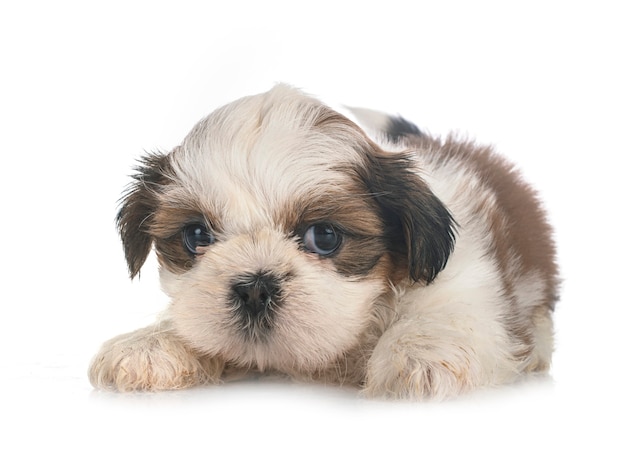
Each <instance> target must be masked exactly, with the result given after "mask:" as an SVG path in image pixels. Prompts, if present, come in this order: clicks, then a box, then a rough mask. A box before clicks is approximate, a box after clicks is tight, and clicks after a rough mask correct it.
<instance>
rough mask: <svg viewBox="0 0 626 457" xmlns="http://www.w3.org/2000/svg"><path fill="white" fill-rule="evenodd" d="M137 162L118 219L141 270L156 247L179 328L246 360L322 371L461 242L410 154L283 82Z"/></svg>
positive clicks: (201, 346)
mask: <svg viewBox="0 0 626 457" xmlns="http://www.w3.org/2000/svg"><path fill="white" fill-rule="evenodd" d="M137 171H138V172H137V174H136V175H135V177H134V182H133V183H132V184H131V186H130V187H129V189H128V192H127V193H126V194H125V196H124V197H123V200H122V205H121V209H120V212H119V215H118V227H119V230H120V234H121V238H122V241H123V244H124V249H125V253H126V259H127V261H128V266H129V270H130V275H131V277H134V276H135V275H137V274H138V273H139V270H140V268H141V267H142V265H143V263H144V261H145V259H146V257H147V256H148V254H149V252H150V251H151V249H152V248H153V247H154V249H155V251H156V254H157V257H158V260H159V263H160V269H161V281H162V285H163V288H164V290H165V291H166V293H167V294H168V295H169V296H170V297H171V299H172V302H171V307H170V316H171V319H172V321H173V323H174V325H175V328H176V329H177V331H178V333H179V334H180V335H181V337H183V338H184V339H185V340H186V341H187V342H188V343H189V344H190V345H191V346H193V347H194V348H195V349H196V350H198V351H201V352H202V353H205V354H208V355H212V356H216V357H221V358H223V359H224V360H226V361H229V362H231V363H234V364H240V365H246V366H254V367H257V368H259V369H266V368H268V369H269V368H274V369H279V370H300V371H312V370H316V369H319V368H322V367H323V366H324V365H325V364H327V363H329V362H331V361H332V360H334V359H335V358H336V357H337V356H339V355H340V354H341V353H343V352H344V351H347V350H348V349H350V348H352V347H354V346H355V345H357V344H358V342H359V337H360V335H361V334H362V332H363V331H364V329H365V328H366V327H367V326H368V324H369V323H370V321H371V319H372V316H373V314H375V313H374V312H375V308H376V306H378V304H379V302H380V297H381V296H383V295H384V294H386V293H388V292H389V290H390V288H392V287H393V286H394V285H396V284H398V283H400V282H402V281H418V282H420V281H421V282H425V283H428V282H430V281H432V280H434V278H435V276H436V275H437V273H438V272H439V271H440V270H441V269H442V268H443V267H444V266H445V264H446V261H447V258H448V256H449V254H450V252H451V250H452V248H453V244H454V235H453V227H452V226H453V221H452V218H451V216H450V214H449V213H448V211H447V209H446V208H445V206H444V205H443V204H442V203H441V202H440V201H439V200H438V199H437V197H435V196H434V195H433V193H432V192H431V190H430V189H429V188H428V186H427V185H426V183H425V182H424V181H423V180H422V179H421V178H420V177H419V171H418V170H416V169H415V163H414V160H413V158H412V157H411V155H410V153H408V152H406V153H387V152H385V151H383V150H382V149H381V148H380V147H379V146H378V145H377V144H375V143H374V142H373V141H372V140H370V139H369V138H368V137H367V136H366V135H365V134H364V133H363V131H362V130H361V129H360V128H359V127H358V126H357V125H356V124H354V123H353V122H351V121H350V120H348V119H347V118H346V117H344V116H342V115H340V114H339V113H337V112H335V111H333V110H332V109H330V108H329V107H327V106H325V105H324V104H322V103H321V102H319V101H317V100H315V99H312V98H310V97H308V96H306V95H304V94H302V93H300V92H299V91H297V90H295V89H292V88H290V87H287V86H284V85H279V86H277V87H275V88H274V89H272V90H271V91H269V92H267V93H265V94H261V95H256V96H252V97H247V98H243V99H240V100H238V101H236V102H234V103H231V104H229V105H227V106H225V107H223V108H221V109H218V110H217V111H215V112H213V113H212V114H211V115H209V116H208V117H207V118H205V119H203V120H202V121H200V122H199V123H198V124H197V125H196V126H195V127H194V128H193V130H192V131H191V132H190V134H189V135H188V136H187V138H186V139H185V140H184V141H183V143H182V144H181V145H180V146H179V147H177V148H175V149H174V150H173V151H171V152H170V153H169V154H151V155H148V156H147V157H144V159H143V161H142V163H141V165H140V166H139V167H138V170H137Z"/></svg>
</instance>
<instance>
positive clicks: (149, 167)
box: [117, 153, 168, 279]
mask: <svg viewBox="0 0 626 457" xmlns="http://www.w3.org/2000/svg"><path fill="white" fill-rule="evenodd" d="M167 157H168V156H167V155H164V154H160V153H157V154H149V155H147V156H145V157H144V158H142V159H141V161H140V165H139V166H138V167H137V168H136V171H137V172H136V174H134V175H133V182H132V183H131V184H130V186H129V187H128V189H127V191H126V193H125V194H124V196H123V197H122V199H121V206H120V210H119V212H118V214H117V228H118V230H119V233H120V237H121V238H122V244H123V246H124V253H125V255H126V263H127V264H128V271H129V273H130V277H131V279H132V278H134V277H135V276H137V274H138V273H139V270H140V269H141V267H142V266H143V264H144V262H145V261H146V258H147V257H148V254H149V253H150V250H151V248H152V242H153V239H152V235H151V234H150V227H151V225H152V222H153V220H154V213H155V212H156V210H157V208H158V205H159V202H158V197H157V195H158V191H159V188H160V186H162V185H163V184H165V182H166V181H167V177H166V167H167V164H168V160H167Z"/></svg>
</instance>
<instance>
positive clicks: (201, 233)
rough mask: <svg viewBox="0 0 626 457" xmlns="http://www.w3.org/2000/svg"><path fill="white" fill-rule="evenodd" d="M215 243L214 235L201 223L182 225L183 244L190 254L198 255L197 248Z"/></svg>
mask: <svg viewBox="0 0 626 457" xmlns="http://www.w3.org/2000/svg"><path fill="white" fill-rule="evenodd" d="M213 243H215V236H213V234H212V233H211V232H209V230H208V229H207V228H206V226H204V225H203V224H197V223H196V224H189V225H186V226H185V227H183V245H184V246H185V249H187V251H188V252H189V253H190V254H192V255H198V254H199V253H200V252H199V251H198V248H202V247H206V246H209V245H211V244H213Z"/></svg>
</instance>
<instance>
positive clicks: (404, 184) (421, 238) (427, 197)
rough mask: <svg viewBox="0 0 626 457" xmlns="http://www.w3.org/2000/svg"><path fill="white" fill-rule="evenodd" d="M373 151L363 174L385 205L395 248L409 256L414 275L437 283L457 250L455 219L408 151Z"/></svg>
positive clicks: (388, 234)
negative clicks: (420, 173) (441, 272)
mask: <svg viewBox="0 0 626 457" xmlns="http://www.w3.org/2000/svg"><path fill="white" fill-rule="evenodd" d="M373 151H374V153H373V154H370V155H369V156H368V159H369V160H370V163H369V164H368V166H366V167H365V168H364V169H363V170H362V175H363V176H362V179H363V180H364V182H365V183H366V185H367V186H368V188H369V189H370V192H371V193H372V195H373V196H374V197H375V199H376V200H377V201H378V203H379V205H380V207H381V211H382V217H383V219H384V220H385V222H386V226H387V229H386V239H387V242H388V245H389V249H390V251H391V252H393V253H395V254H396V256H398V255H399V256H400V258H401V259H402V260H404V262H403V263H404V264H405V265H406V267H407V268H408V276H409V277H410V278H411V279H413V280H414V281H416V282H417V281H424V282H426V283H431V282H432V281H433V280H434V279H435V278H436V277H437V275H438V274H439V272H440V271H441V270H443V269H444V267H445V266H446V263H447V261H448V258H449V257H450V254H451V253H452V251H453V249H454V243H455V222H454V219H453V217H452V215H451V214H450V212H449V211H448V209H447V208H446V206H445V205H444V204H443V203H442V202H441V201H440V200H439V199H438V198H437V197H436V196H435V195H434V194H433V192H432V191H431V190H430V188H429V187H428V185H427V184H426V183H425V182H424V181H423V180H422V179H421V178H420V177H419V176H418V173H417V171H416V170H415V168H414V165H413V161H412V160H411V158H410V156H409V155H408V154H405V153H385V152H383V151H380V150H376V149H373Z"/></svg>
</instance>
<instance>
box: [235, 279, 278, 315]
mask: <svg viewBox="0 0 626 457" xmlns="http://www.w3.org/2000/svg"><path fill="white" fill-rule="evenodd" d="M232 290H233V296H234V299H235V302H236V303H237V304H238V305H239V307H240V308H241V309H242V310H243V311H245V312H246V313H247V314H248V315H250V316H252V317H256V316H258V315H259V314H264V313H266V312H267V311H268V308H269V307H270V306H271V305H272V304H275V302H276V300H277V296H278V293H279V286H278V281H277V280H276V278H275V277H273V276H272V275H269V274H257V275H250V276H245V277H242V278H239V280H238V281H236V282H235V283H234V284H233V286H232Z"/></svg>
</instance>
